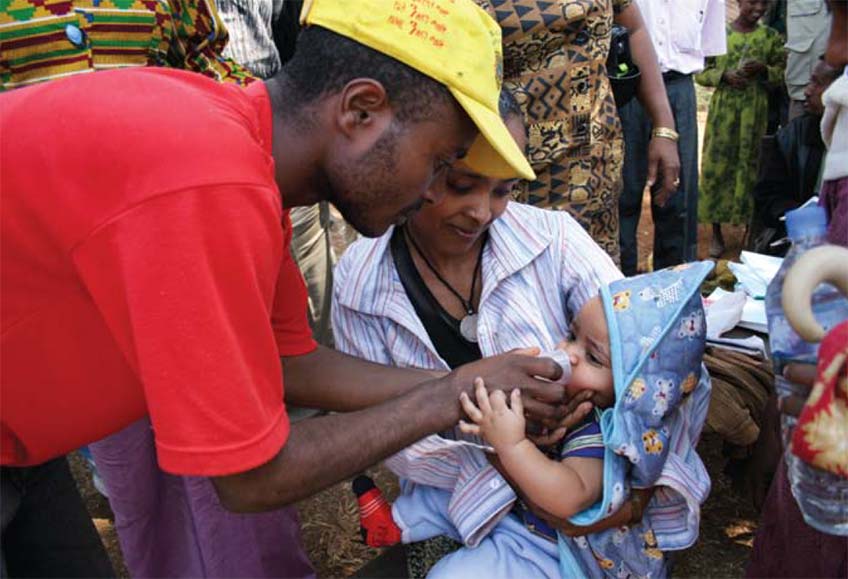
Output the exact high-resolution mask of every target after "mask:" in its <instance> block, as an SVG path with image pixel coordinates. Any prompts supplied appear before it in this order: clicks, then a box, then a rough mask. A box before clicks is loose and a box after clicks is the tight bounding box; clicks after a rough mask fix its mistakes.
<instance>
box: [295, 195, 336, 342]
mask: <svg viewBox="0 0 848 579" xmlns="http://www.w3.org/2000/svg"><path fill="white" fill-rule="evenodd" d="M290 215H291V221H292V241H291V253H292V257H294V260H295V262H296V263H297V265H298V267H299V268H300V271H301V273H303V279H304V280H305V281H306V289H307V291H308V293H309V323H310V325H311V327H312V335H313V336H314V337H315V339H316V340H317V341H318V342H320V343H321V344H323V345H325V346H328V347H332V345H333V331H332V328H331V325H330V300H331V298H332V294H333V291H332V290H333V264H334V262H335V256H334V253H333V248H332V245H331V244H330V219H329V208H328V206H327V204H326V203H320V204H316V205H311V206H309V207H295V208H294V209H292V210H291V214H290Z"/></svg>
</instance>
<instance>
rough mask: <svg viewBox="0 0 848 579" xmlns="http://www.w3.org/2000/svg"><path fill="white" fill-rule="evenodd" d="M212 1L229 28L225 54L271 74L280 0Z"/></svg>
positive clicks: (264, 75)
mask: <svg viewBox="0 0 848 579" xmlns="http://www.w3.org/2000/svg"><path fill="white" fill-rule="evenodd" d="M215 1H216V3H217V4H218V12H219V13H220V15H221V20H223V21H224V24H225V25H226V26H227V30H229V31H230V41H229V42H228V43H227V46H226V47H225V48H224V53H223V54H224V56H226V57H228V58H232V59H233V60H235V61H236V62H238V63H241V64H243V65H244V66H246V67H247V69H248V70H249V71H251V72H252V73H253V74H255V75H256V76H258V77H259V78H271V77H272V76H274V74H276V72H277V71H278V70H280V68H281V67H282V64H281V62H280V55H279V53H278V52H277V46H276V45H275V44H274V25H275V23H276V22H277V19H278V18H279V17H280V14H281V13H282V11H283V0H215ZM292 222H293V221H292Z"/></svg>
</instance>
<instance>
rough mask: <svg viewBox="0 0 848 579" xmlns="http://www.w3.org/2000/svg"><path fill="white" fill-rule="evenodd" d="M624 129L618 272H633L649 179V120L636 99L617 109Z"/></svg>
mask: <svg viewBox="0 0 848 579" xmlns="http://www.w3.org/2000/svg"><path fill="white" fill-rule="evenodd" d="M619 116H620V118H621V126H622V128H623V130H624V165H623V169H622V189H621V197H620V198H619V200H618V210H619V227H620V230H621V231H620V234H619V238H620V240H621V271H623V272H624V275H635V274H636V269H637V267H638V263H639V254H638V243H637V231H638V228H639V218H640V216H641V213H642V193H643V191H644V189H645V181H646V180H647V179H648V142H649V140H650V134H651V122H650V119H648V115H647V114H646V113H645V109H644V108H643V107H642V105H641V104H640V103H639V101H638V100H636V99H635V98H634V99H633V100H631V101H630V102H629V103H627V104H626V105H624V106H623V107H622V108H621V109H619Z"/></svg>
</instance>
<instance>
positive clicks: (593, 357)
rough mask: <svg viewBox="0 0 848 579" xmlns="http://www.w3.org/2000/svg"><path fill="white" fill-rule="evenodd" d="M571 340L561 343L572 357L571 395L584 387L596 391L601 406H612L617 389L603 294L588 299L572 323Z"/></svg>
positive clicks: (563, 348) (569, 390)
mask: <svg viewBox="0 0 848 579" xmlns="http://www.w3.org/2000/svg"><path fill="white" fill-rule="evenodd" d="M571 333H572V335H573V338H572V339H571V340H567V341H563V342H560V343H559V344H557V349H559V350H564V351H565V352H568V355H569V358H570V359H571V381H569V383H568V384H566V386H565V390H566V392H567V393H568V395H569V396H574V395H575V394H577V393H578V392H580V391H581V390H592V391H594V392H595V396H594V403H595V406H597V407H599V408H606V407H608V406H612V404H613V402H614V401H615V390H614V388H613V380H612V365H611V360H610V346H609V330H607V324H606V317H605V316H604V307H603V305H602V304H601V298H600V296H596V297H594V298H592V299H591V300H589V301H588V302H586V305H585V306H583V309H581V310H580V313H579V314H577V317H576V318H575V319H574V322H573V323H572V324H571Z"/></svg>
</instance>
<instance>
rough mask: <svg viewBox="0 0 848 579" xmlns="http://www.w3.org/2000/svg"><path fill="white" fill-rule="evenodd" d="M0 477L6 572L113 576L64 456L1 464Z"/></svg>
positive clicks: (33, 574)
mask: <svg viewBox="0 0 848 579" xmlns="http://www.w3.org/2000/svg"><path fill="white" fill-rule="evenodd" d="M0 478H2V488H3V492H2V500H3V503H4V504H3V508H2V510H3V529H2V531H3V533H2V535H3V536H2V544H3V559H4V564H5V572H6V573H8V576H10V577H112V576H114V574H115V572H114V570H113V569H112V564H111V563H110V562H109V556H108V555H107V554H106V550H105V549H104V548H103V543H102V542H101V541H100V536H99V535H98V534H97V529H95V527H94V524H93V523H92V521H91V516H90V515H89V514H88V511H87V510H86V508H85V505H84V504H83V502H82V498H81V497H80V494H79V491H78V490H77V486H76V482H75V481H74V478H73V476H71V471H70V469H69V468H68V462H67V460H66V459H65V457H61V458H57V459H54V460H51V461H49V462H46V463H44V464H41V465H38V466H34V467H26V468H21V469H15V468H9V467H7V468H4V469H3V470H2V475H0ZM7 500H10V501H11V504H9V505H7V504H6V502H7ZM15 506H17V508H16V509H15V508H14V507H15Z"/></svg>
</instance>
